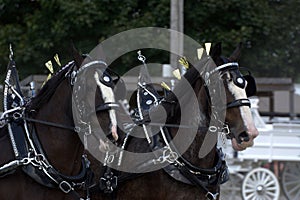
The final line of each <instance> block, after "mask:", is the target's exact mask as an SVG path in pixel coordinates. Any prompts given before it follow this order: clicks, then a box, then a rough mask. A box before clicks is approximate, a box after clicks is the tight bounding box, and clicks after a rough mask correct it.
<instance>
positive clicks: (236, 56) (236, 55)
mask: <svg viewBox="0 0 300 200" xmlns="http://www.w3.org/2000/svg"><path fill="white" fill-rule="evenodd" d="M242 46H243V43H242V42H240V43H239V44H238V46H237V47H236V49H235V50H234V51H233V53H232V54H231V56H230V57H229V58H228V59H229V60H230V61H232V62H233V61H238V60H239V59H240V56H241V50H242Z"/></svg>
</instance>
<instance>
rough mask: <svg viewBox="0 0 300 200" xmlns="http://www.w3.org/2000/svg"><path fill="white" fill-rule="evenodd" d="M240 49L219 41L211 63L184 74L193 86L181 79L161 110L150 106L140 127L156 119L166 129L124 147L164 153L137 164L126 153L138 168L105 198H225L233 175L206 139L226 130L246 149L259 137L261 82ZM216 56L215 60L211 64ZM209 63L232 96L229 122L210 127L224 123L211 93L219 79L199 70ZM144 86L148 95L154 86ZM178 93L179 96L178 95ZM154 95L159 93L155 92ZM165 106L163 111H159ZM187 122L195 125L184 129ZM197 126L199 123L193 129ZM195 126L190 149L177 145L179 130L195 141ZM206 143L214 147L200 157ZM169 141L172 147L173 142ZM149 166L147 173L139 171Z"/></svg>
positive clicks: (237, 147)
mask: <svg viewBox="0 0 300 200" xmlns="http://www.w3.org/2000/svg"><path fill="white" fill-rule="evenodd" d="M240 51H241V44H240V45H238V47H237V48H236V49H235V50H234V51H233V53H232V54H231V56H229V57H228V58H226V57H223V56H222V55H221V53H222V50H221V44H220V43H218V44H217V45H215V46H214V47H213V48H212V49H211V51H210V57H208V58H207V60H205V62H201V61H200V63H199V64H198V66H195V67H190V69H188V70H187V72H186V73H185V75H184V77H185V79H186V80H187V81H188V83H189V84H190V85H191V87H192V90H190V91H189V90H186V88H185V87H184V86H181V84H180V82H181V81H179V83H178V85H177V86H176V87H175V89H174V91H173V92H169V94H168V95H167V96H166V97H165V98H163V100H162V101H161V102H160V104H159V106H157V107H159V108H155V107H154V108H153V109H150V110H149V113H148V117H145V116H147V115H145V116H144V119H143V120H142V122H141V124H140V126H142V125H145V124H148V125H149V126H151V123H152V124H153V126H157V125H159V124H161V126H162V128H161V129H157V128H156V130H158V132H159V131H162V132H163V133H161V132H160V133H158V134H157V135H155V136H153V137H152V143H149V142H148V141H147V139H145V138H139V137H128V141H127V143H124V144H126V145H124V146H126V150H128V151H130V152H136V153H147V152H152V151H155V150H157V149H159V150H161V151H160V152H161V154H159V155H158V156H154V157H152V158H151V159H148V160H147V159H145V160H143V161H142V163H139V164H137V165H136V166H135V165H134V164H133V163H134V162H135V160H134V158H130V156H128V158H126V156H124V157H123V160H124V162H126V159H129V162H127V164H128V166H130V165H131V164H132V172H129V173H128V172H119V176H118V178H119V179H118V182H119V185H118V187H117V189H116V190H115V191H113V193H111V194H105V195H102V198H101V199H120V200H121V199H122V200H124V199H164V200H166V199H170V200H171V199H197V200H198V199H199V200H207V199H210V200H212V199H219V198H220V184H221V183H222V182H225V181H226V180H227V179H228V170H227V166H226V163H225V161H224V155H223V154H222V152H221V150H220V149H218V148H217V144H216V142H215V143H213V142H211V143H207V140H206V139H205V137H206V136H207V135H213V137H217V132H223V131H224V132H225V133H226V135H227V137H228V138H230V139H231V140H232V146H233V148H234V149H235V150H237V151H241V150H244V149H246V148H248V147H251V146H252V145H253V140H254V138H255V137H257V135H258V131H257V129H256V127H255V125H254V122H253V120H252V116H251V111H250V101H249V99H248V97H249V96H251V95H254V93H255V90H256V86H255V80H254V79H253V77H252V76H250V75H249V74H248V75H245V76H243V75H242V74H241V72H240V69H241V68H239V67H238V64H237V61H238V58H239V56H240ZM210 58H212V59H213V61H214V62H211V59H210ZM205 63H210V65H212V66H214V67H213V68H209V69H210V71H208V72H209V75H210V76H211V75H213V74H214V75H215V76H216V77H217V79H218V80H219V81H220V82H221V83H222V85H223V86H224V90H225V94H226V96H225V97H224V99H220V101H222V102H223V104H224V105H225V109H224V110H223V111H226V112H225V113H224V122H221V123H220V124H218V126H211V125H210V122H211V121H213V120H216V121H218V118H219V117H220V118H221V117H222V116H221V114H219V113H215V112H214V111H213V108H212V100H211V98H212V96H213V95H216V94H212V93H210V91H209V90H208V88H207V87H208V82H209V81H210V84H211V85H212V84H213V82H214V81H213V80H212V79H211V78H210V77H206V78H204V77H205V74H201V73H200V72H199V71H201V70H199V69H201V68H203V67H204V66H205ZM214 63H215V64H214ZM209 79H211V80H209ZM183 85H185V84H183ZM144 87H145V88H144V89H145V90H146V94H149V93H151V87H150V88H148V90H147V88H146V86H144ZM176 91H177V95H174V93H176ZM212 91H213V90H212ZM152 93H153V95H154V93H155V92H152ZM153 95H152V96H153ZM191 95H196V99H197V102H196V103H194V104H193V103H191ZM210 97H211V98H210ZM158 98H159V97H158ZM161 109H162V110H163V111H162V112H157V110H161ZM162 113H164V116H165V117H166V118H165V119H164V120H165V121H164V120H161V119H159V118H161V115H162ZM145 118H146V120H145ZM185 125H189V126H190V127H184V126H185ZM193 125H194V126H195V125H197V127H196V128H195V127H194V128H193ZM181 126H183V129H184V131H183V133H182V132H180V133H179V129H180V128H181ZM191 129H193V131H196V135H195V137H194V138H192V141H191V144H190V146H189V147H188V148H187V149H184V150H176V148H177V149H178V148H180V147H179V146H176V144H174V143H172V142H171V141H172V139H175V138H176V136H177V135H178V134H184V140H185V138H186V140H189V135H190V134H192V131H191ZM136 131H139V134H143V132H144V131H143V129H142V128H141V127H140V128H139V129H137V130H136ZM133 132H134V131H133ZM141 132H142V133H141ZM181 139H182V138H181ZM205 141H206V146H207V147H208V148H206V149H209V150H208V151H207V152H206V153H205V154H204V155H201V156H200V154H201V151H203V149H202V146H203V145H204V143H205ZM168 143H172V145H170V146H168ZM151 146H152V147H151ZM153 146H154V147H153ZM180 151H181V152H182V155H180ZM199 157H200V158H199ZM130 159H131V160H130ZM149 163H151V164H152V165H151V164H149ZM160 164H163V165H160ZM149 165H151V166H155V165H158V166H161V167H160V168H159V169H156V170H152V171H151V170H148V168H147V166H149ZM111 167H112V168H116V169H117V167H118V166H116V165H111ZM143 167H144V168H143ZM150 168H151V167H150ZM143 169H144V170H145V173H135V172H134V171H136V172H138V171H139V170H141V171H142V170H143Z"/></svg>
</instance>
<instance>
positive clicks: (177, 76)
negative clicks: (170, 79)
mask: <svg viewBox="0 0 300 200" xmlns="http://www.w3.org/2000/svg"><path fill="white" fill-rule="evenodd" d="M172 73H173V75H174V76H175V77H176V78H177V79H178V80H181V75H180V71H179V69H175V70H174V71H173V72H172Z"/></svg>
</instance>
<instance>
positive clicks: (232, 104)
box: [227, 99, 251, 109]
mask: <svg viewBox="0 0 300 200" xmlns="http://www.w3.org/2000/svg"><path fill="white" fill-rule="evenodd" d="M240 106H249V107H250V108H251V103H250V100H249V99H237V100H235V101H233V102H230V103H228V104H227V109H229V108H234V107H240Z"/></svg>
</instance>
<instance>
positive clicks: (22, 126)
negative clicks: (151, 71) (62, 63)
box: [0, 53, 256, 200]
mask: <svg viewBox="0 0 300 200" xmlns="http://www.w3.org/2000/svg"><path fill="white" fill-rule="evenodd" d="M139 60H140V61H142V62H143V64H144V66H145V69H146V64H145V57H143V56H142V55H141V54H140V53H139ZM73 65H74V63H73V62H70V63H69V64H68V65H67V66H66V67H69V69H70V70H69V72H68V73H67V74H66V77H68V78H70V83H71V85H74V83H76V81H77V78H78V74H80V73H82V72H84V70H85V69H87V68H90V67H93V66H95V65H104V66H106V63H105V62H103V61H92V62H89V63H87V64H85V65H84V66H82V67H81V68H80V69H79V70H77V71H74V70H73V68H72V66H73ZM238 69H239V68H238V64H237V63H226V64H224V65H221V66H218V67H217V68H215V69H214V70H212V71H210V72H208V73H206V74H205V79H206V83H209V78H210V76H211V75H212V74H214V73H222V72H225V71H232V70H238ZM12 78H13V79H15V83H16V86H14V85H12V84H11V83H10V80H11V79H12ZM118 79H119V77H118ZM252 79H253V80H252ZM245 80H247V82H248V85H247V86H246V82H245ZM100 81H101V82H102V83H104V84H106V85H108V86H112V85H114V84H113V83H114V82H115V80H113V79H112V78H111V76H110V73H108V72H104V73H103V76H102V77H101V80H100ZM117 81H118V80H117ZM144 81H146V79H142V78H140V79H139V82H138V94H139V95H141V96H142V97H143V94H146V93H147V94H148V95H147V98H149V97H150V99H147V98H144V99H143V98H141V99H140V100H141V101H139V102H138V107H139V108H138V112H137V113H136V116H137V118H138V120H137V122H140V124H139V125H142V126H143V129H144V134H145V135H146V138H147V141H148V143H149V144H151V145H150V146H151V149H152V150H153V151H155V150H157V149H160V151H159V152H160V154H158V155H157V157H156V159H154V160H152V161H149V163H145V165H143V166H141V168H143V167H144V168H147V167H148V166H149V165H150V164H151V165H152V164H158V163H160V164H161V163H168V165H167V166H166V167H164V168H163V169H164V171H165V172H166V173H167V174H168V175H170V176H171V177H172V178H174V179H175V180H177V181H180V182H183V183H186V184H190V185H195V186H197V187H198V188H199V189H200V190H203V191H204V192H205V193H206V197H207V199H209V200H215V199H216V198H217V197H218V195H219V194H218V191H215V192H212V191H210V190H209V189H208V188H209V187H211V186H219V185H220V184H222V183H224V182H226V181H227V180H228V177H229V172H228V168H227V165H226V162H225V159H224V154H223V153H222V150H221V149H216V151H217V154H216V159H215V160H216V162H215V164H214V166H213V168H210V169H202V168H199V167H197V166H194V165H193V164H191V163H190V162H189V161H187V160H186V159H184V158H183V157H182V156H181V155H180V153H179V151H178V150H177V149H176V147H175V146H174V145H173V146H171V145H170V141H171V140H172V137H171V134H170V133H169V130H168V127H175V128H176V127H182V125H178V126H177V125H174V124H169V125H168V124H166V125H160V124H158V126H159V127H160V130H161V132H160V136H159V137H150V136H149V134H148V130H147V129H146V126H145V117H146V116H145V115H144V112H143V111H145V110H146V111H147V110H149V109H150V107H151V106H153V105H158V104H160V103H162V102H165V103H170V104H173V103H174V102H166V101H165V99H163V98H161V97H160V96H159V95H158V93H157V92H156V90H155V89H154V88H153V87H152V86H151V84H146V83H144ZM234 81H235V84H236V85H238V86H239V87H241V88H244V87H246V91H247V95H251V94H250V92H253V91H254V90H256V88H254V87H255V82H254V78H253V77H251V74H250V72H249V75H246V76H241V75H240V76H236V77H234ZM251 81H252V82H251ZM18 84H19V83H18V77H17V72H16V67H15V63H14V61H13V60H12V57H10V63H9V65H8V72H7V76H6V79H5V88H4V113H3V114H2V116H1V118H0V127H4V126H7V128H8V132H9V136H10V140H11V144H12V147H13V151H14V154H15V160H13V161H11V162H9V163H6V164H4V165H2V166H0V177H2V176H6V175H8V174H11V173H13V172H14V171H15V170H16V169H17V168H20V167H21V168H22V170H23V171H24V172H25V173H26V174H28V175H29V176H31V177H32V178H33V179H34V180H35V181H37V182H38V183H41V184H42V185H44V186H47V187H51V188H59V189H60V190H61V191H62V192H64V193H66V194H71V195H72V196H73V197H74V199H82V198H80V195H79V193H78V192H76V191H75V190H76V189H83V190H84V191H85V192H86V194H85V199H86V200H88V199H89V198H90V190H91V189H93V188H95V185H94V184H93V172H92V171H91V169H90V162H89V160H88V159H87V156H86V155H82V168H81V171H80V173H79V174H77V175H75V176H66V175H63V174H61V173H60V172H59V171H57V170H56V169H55V168H54V167H53V166H52V165H51V163H50V162H49V161H48V160H47V158H46V156H45V155H46V154H45V152H44V151H43V148H42V145H41V143H40V141H39V139H38V137H37V134H36V131H35V129H34V126H30V124H29V123H40V124H44V125H48V126H53V127H57V128H62V129H68V130H71V131H74V132H76V133H81V134H84V135H86V136H88V135H90V132H89V131H88V128H87V127H78V126H68V125H64V124H58V123H52V122H47V121H43V120H38V119H33V118H30V117H29V116H28V113H27V111H26V102H25V100H24V97H23V95H22V92H21V89H20V86H19V85H18ZM247 88H248V89H247ZM75 92H76V91H75ZM148 100H151V102H150V101H148ZM239 106H249V107H250V102H249V99H237V100H234V101H233V102H230V103H228V104H227V109H230V108H234V107H239ZM117 107H119V105H118V104H116V103H114V102H108V103H105V104H102V105H99V106H96V110H95V112H99V111H105V110H110V109H115V108H117ZM125 107H126V106H125ZM125 110H126V109H125ZM78 112H79V113H80V115H84V116H90V115H91V114H93V113H94V112H93V113H84V112H83V111H81V110H79V111H78ZM134 126H137V125H133V126H130V127H128V128H127V129H126V128H125V130H127V131H128V132H127V134H126V137H125V139H124V140H123V142H122V144H121V149H123V150H125V149H126V146H127V145H128V144H129V137H130V134H131V132H132V131H133V130H134ZM186 128H189V127H186ZM30 130H31V131H30ZM198 130H199V131H200V130H201V131H203V130H205V131H209V132H212V133H215V132H217V130H222V132H225V134H226V135H227V136H228V137H232V135H231V133H230V129H229V127H228V125H227V124H224V123H223V124H221V127H198ZM117 154H118V157H119V159H118V160H117V162H118V163H117V164H118V165H120V164H121V162H122V151H121V152H107V154H106V158H105V163H104V167H105V170H104V171H105V172H104V174H103V176H102V177H101V178H100V180H99V184H100V185H99V187H100V189H101V190H102V191H104V192H105V193H112V192H113V191H115V189H116V187H117V185H118V183H121V182H123V181H126V180H128V179H132V178H134V177H136V176H137V175H132V174H130V175H128V174H127V175H124V174H121V175H117V174H118V172H117V171H115V170H113V169H111V168H110V167H109V166H108V165H107V164H108V163H112V162H116V159H114V157H115V156H116V155H117Z"/></svg>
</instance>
